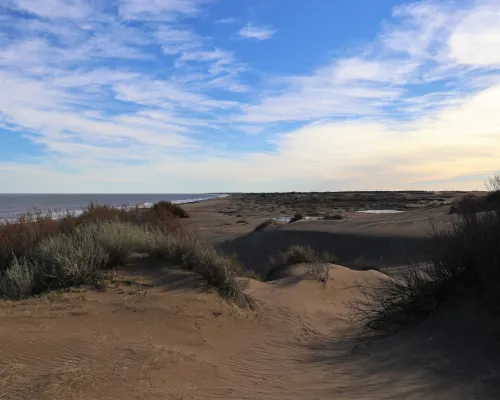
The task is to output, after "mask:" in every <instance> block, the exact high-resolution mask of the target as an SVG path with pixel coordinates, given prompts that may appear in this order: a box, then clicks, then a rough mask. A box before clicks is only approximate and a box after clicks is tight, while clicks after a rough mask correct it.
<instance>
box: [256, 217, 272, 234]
mask: <svg viewBox="0 0 500 400" xmlns="http://www.w3.org/2000/svg"><path fill="white" fill-rule="evenodd" d="M274 223H275V222H274V220H273V219H266V220H265V221H263V222H261V223H260V224H259V225H257V226H256V227H255V229H254V232H256V231H261V230H263V229H265V228H267V227H268V226H271V225H274Z"/></svg>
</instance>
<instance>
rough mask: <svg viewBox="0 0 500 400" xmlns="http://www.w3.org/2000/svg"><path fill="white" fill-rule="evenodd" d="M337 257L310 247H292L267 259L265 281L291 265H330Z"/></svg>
mask: <svg viewBox="0 0 500 400" xmlns="http://www.w3.org/2000/svg"><path fill="white" fill-rule="evenodd" d="M336 261H337V257H336V256H335V255H333V254H330V253H328V252H326V251H323V252H319V251H317V250H314V249H313V248H312V247H310V246H300V245H292V246H290V247H289V248H288V249H286V250H285V251H282V252H280V253H278V254H276V255H275V256H271V257H270V258H269V265H270V268H269V271H268V272H267V275H266V280H269V279H272V277H273V276H274V275H275V274H276V273H278V272H280V271H283V270H284V269H286V268H287V267H289V266H291V265H296V264H303V263H305V264H321V263H323V264H330V263H335V262H336Z"/></svg>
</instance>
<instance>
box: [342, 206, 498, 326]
mask: <svg viewBox="0 0 500 400" xmlns="http://www.w3.org/2000/svg"><path fill="white" fill-rule="evenodd" d="M432 239H433V240H432V245H431V249H430V262H429V263H427V264H424V265H422V264H410V265H408V266H407V267H406V269H405V270H403V271H401V272H400V273H399V274H397V275H396V276H391V277H389V278H387V279H385V280H381V281H380V282H379V283H378V284H377V285H362V286H361V287H362V290H363V298H361V299H358V300H357V301H356V302H355V303H353V304H351V307H352V310H353V314H352V315H353V317H354V319H356V320H361V321H364V322H366V323H367V325H368V326H370V327H372V328H375V329H381V328H383V329H387V328H390V329H394V328H398V327H402V326H405V325H407V324H409V323H412V322H416V321H420V320H421V319H423V318H426V317H427V316H429V315H430V314H432V313H434V312H435V311H436V310H437V309H438V308H439V306H440V305H441V304H442V303H443V302H445V301H448V300H449V299H450V298H453V297H457V296H470V297H477V298H479V299H480V300H481V301H483V302H484V303H485V304H486V305H487V306H488V307H490V308H491V309H492V310H494V311H495V312H498V311H500V245H499V244H500V206H498V207H497V208H496V209H495V210H493V211H489V212H482V213H477V212H473V211H471V210H469V211H467V212H464V213H460V214H457V215H456V216H455V220H454V221H453V223H452V224H451V225H450V226H449V227H448V228H445V229H436V228H434V229H433V233H432Z"/></svg>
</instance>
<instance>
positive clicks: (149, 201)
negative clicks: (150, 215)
mask: <svg viewBox="0 0 500 400" xmlns="http://www.w3.org/2000/svg"><path fill="white" fill-rule="evenodd" d="M219 197H227V195H226V194H222V193H209V194H207V193H203V194H0V221H1V220H10V219H14V218H16V217H18V216H19V215H21V214H23V213H27V212H33V211H35V210H36V211H39V212H41V213H43V214H51V215H52V216H53V217H55V218H57V217H58V216H60V215H62V214H65V213H66V212H70V213H72V214H75V215H78V213H80V212H81V211H82V210H83V209H84V208H85V207H86V206H88V205H89V204H90V203H91V202H93V203H97V204H102V205H108V206H112V207H134V206H136V205H138V206H139V207H152V206H153V204H154V203H156V202H158V201H161V200H166V201H171V202H172V203H177V204H184V203H193V202H197V201H204V200H210V199H214V198H219Z"/></svg>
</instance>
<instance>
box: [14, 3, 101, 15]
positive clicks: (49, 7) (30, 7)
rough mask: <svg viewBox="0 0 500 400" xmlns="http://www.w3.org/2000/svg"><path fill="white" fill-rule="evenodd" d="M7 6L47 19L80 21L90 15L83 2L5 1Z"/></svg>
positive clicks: (88, 8) (87, 5) (89, 10)
mask: <svg viewBox="0 0 500 400" xmlns="http://www.w3.org/2000/svg"><path fill="white" fill-rule="evenodd" d="M7 5H8V6H9V5H10V6H11V7H13V8H14V9H18V10H21V11H25V12H28V13H30V14H35V15H37V16H39V17H43V18H49V19H57V18H68V19H82V18H85V17H86V16H88V15H89V14H90V13H91V7H90V6H89V4H88V3H87V2H86V1H84V0H43V1H40V0H10V1H9V0H7Z"/></svg>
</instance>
